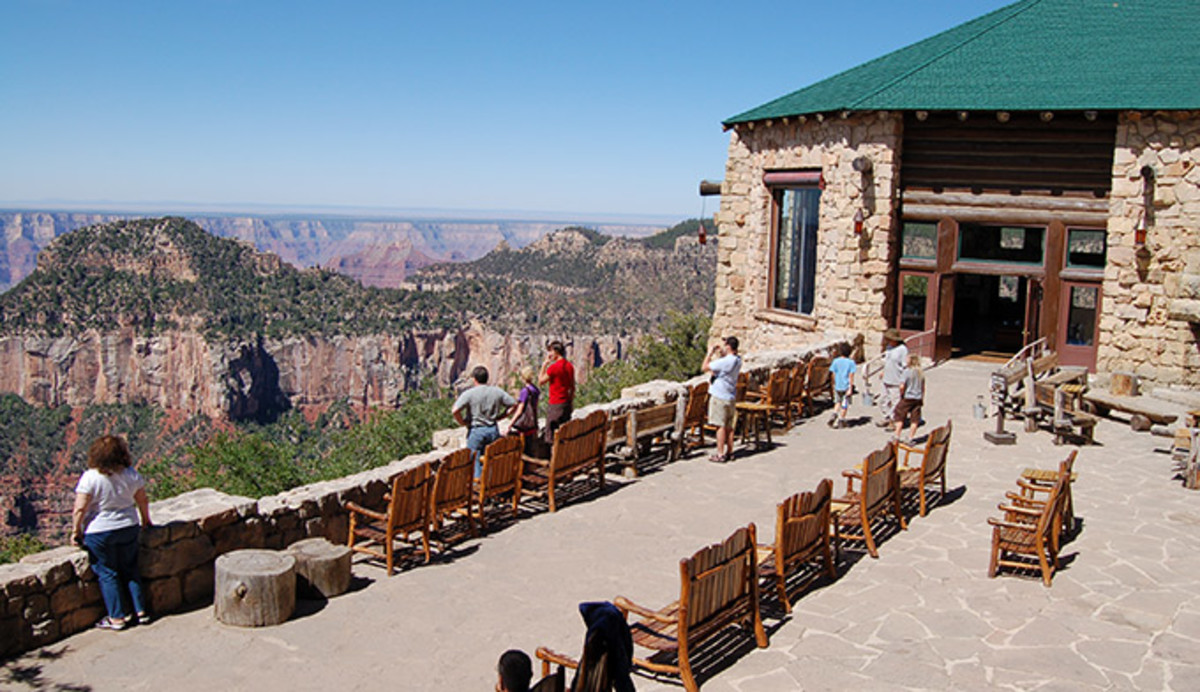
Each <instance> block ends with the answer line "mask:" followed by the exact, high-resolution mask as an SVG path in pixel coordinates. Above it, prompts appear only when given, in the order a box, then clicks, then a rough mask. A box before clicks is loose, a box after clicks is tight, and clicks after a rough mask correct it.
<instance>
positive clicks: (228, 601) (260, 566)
mask: <svg viewBox="0 0 1200 692" xmlns="http://www.w3.org/2000/svg"><path fill="white" fill-rule="evenodd" d="M213 607H214V610H215V614H216V618H217V620H219V621H221V622H223V623H225V624H227V625H236V626H238V627H264V626H269V625H278V624H279V623H281V622H284V621H286V620H287V619H288V618H290V617H291V616H292V611H294V610H295V608H296V558H294V557H292V556H291V555H288V554H287V553H282V552H278V551H274V550H234V551H232V552H228V553H225V554H224V555H222V556H220V557H218V558H217V562H216V587H215V590H214V593H213Z"/></svg>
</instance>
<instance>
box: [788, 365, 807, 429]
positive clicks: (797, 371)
mask: <svg viewBox="0 0 1200 692" xmlns="http://www.w3.org/2000/svg"><path fill="white" fill-rule="evenodd" d="M807 379H808V361H807V360H802V361H800V362H799V363H796V364H795V365H794V366H792V372H791V376H790V377H788V396H787V400H788V416H789V417H791V419H792V421H793V422H796V421H799V420H801V419H802V418H804V412H805V408H806V404H805V403H804V383H805V381H806V380H807Z"/></svg>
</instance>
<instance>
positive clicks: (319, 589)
mask: <svg viewBox="0 0 1200 692" xmlns="http://www.w3.org/2000/svg"><path fill="white" fill-rule="evenodd" d="M284 552H286V553H287V554H289V555H291V556H292V557H294V558H296V588H297V589H298V590H299V591H300V594H301V595H302V596H307V597H312V598H322V597H324V598H333V597H334V596H340V595H342V594H344V593H346V590H347V589H349V588H350V549H349V548H347V547H346V546H344V545H334V544H333V543H330V542H329V541H328V540H326V539H324V538H306V539H304V540H302V541H296V542H295V543H293V544H291V545H290V546H288V548H287V550H286V551H284Z"/></svg>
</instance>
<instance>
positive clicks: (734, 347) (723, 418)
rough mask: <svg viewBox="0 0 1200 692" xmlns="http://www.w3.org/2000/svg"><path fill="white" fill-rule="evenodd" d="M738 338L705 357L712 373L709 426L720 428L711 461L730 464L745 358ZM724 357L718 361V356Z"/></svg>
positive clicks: (723, 343) (706, 367) (723, 342)
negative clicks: (742, 356) (743, 359)
mask: <svg viewBox="0 0 1200 692" xmlns="http://www.w3.org/2000/svg"><path fill="white" fill-rule="evenodd" d="M737 351H738V339H737V337H736V336H729V337H726V338H725V340H724V341H722V342H721V343H720V344H718V345H716V346H713V347H712V350H710V351H709V352H708V354H707V355H706V356H704V365H702V366H701V369H702V370H704V372H707V373H711V374H712V383H711V384H710V385H709V386H708V424H709V425H715V426H716V427H717V451H716V453H715V454H713V455H712V456H711V457H710V460H712V461H717V462H726V461H729V460H730V459H732V458H733V424H734V421H735V416H736V413H737V409H736V408H735V403H736V399H737V381H738V373H740V372H741V370H742V359H741V357H740V356H738V352H737ZM716 356H720V357H719V358H716V359H715V360H714V357H716Z"/></svg>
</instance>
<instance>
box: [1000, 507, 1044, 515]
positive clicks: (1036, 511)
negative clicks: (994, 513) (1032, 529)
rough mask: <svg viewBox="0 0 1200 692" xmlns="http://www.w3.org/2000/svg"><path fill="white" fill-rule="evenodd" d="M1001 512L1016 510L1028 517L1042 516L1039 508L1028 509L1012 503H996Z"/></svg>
mask: <svg viewBox="0 0 1200 692" xmlns="http://www.w3.org/2000/svg"><path fill="white" fill-rule="evenodd" d="M997 507H998V508H999V509H1000V511H1001V512H1016V513H1017V514H1024V515H1026V516H1030V517H1040V516H1042V510H1041V509H1029V508H1028V507H1016V506H1014V505H997Z"/></svg>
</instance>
